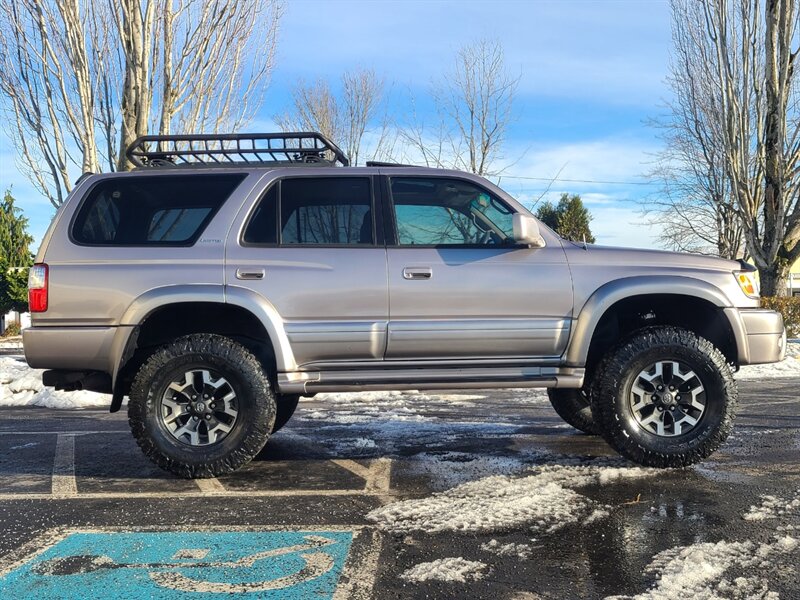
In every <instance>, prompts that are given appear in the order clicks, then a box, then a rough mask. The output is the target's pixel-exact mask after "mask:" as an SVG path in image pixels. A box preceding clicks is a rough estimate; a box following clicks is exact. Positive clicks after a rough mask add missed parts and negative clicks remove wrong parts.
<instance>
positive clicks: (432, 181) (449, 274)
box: [386, 175, 572, 359]
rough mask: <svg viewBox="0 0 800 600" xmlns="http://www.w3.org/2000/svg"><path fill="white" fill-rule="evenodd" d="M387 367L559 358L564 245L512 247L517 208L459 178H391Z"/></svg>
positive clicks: (567, 295)
mask: <svg viewBox="0 0 800 600" xmlns="http://www.w3.org/2000/svg"><path fill="white" fill-rule="evenodd" d="M386 188H387V189H388V192H389V196H390V201H389V202H388V203H387V206H386V208H387V212H388V214H389V223H390V224H391V229H392V230H393V231H391V233H389V235H390V237H391V239H390V245H389V247H388V265H389V303H390V306H391V311H390V322H389V340H388V347H387V353H386V358H387V359H414V358H421V359H447V358H457V359H464V358H469V359H484V358H489V359H496V358H501V357H508V358H526V359H527V358H554V357H556V356H558V355H560V354H561V353H562V352H563V351H564V349H565V347H566V343H567V339H568V336H569V327H570V317H571V313H572V280H571V277H570V273H569V268H568V265H567V261H566V257H565V254H564V250H563V248H562V247H561V244H560V243H559V242H558V240H557V239H552V238H551V239H550V241H549V243H548V245H547V246H546V247H544V248H535V249H531V248H527V247H520V246H515V245H514V243H513V228H512V216H513V213H514V210H515V209H514V208H513V207H512V206H511V205H510V204H509V203H507V202H505V201H503V200H502V199H501V198H499V196H498V195H497V194H494V193H492V192H491V191H489V190H487V189H485V188H483V187H482V186H480V185H479V184H477V183H475V182H472V181H469V180H466V179H459V178H455V177H452V176H426V177H417V176H399V175H398V176H391V175H390V176H389V177H388V178H387V185H386Z"/></svg>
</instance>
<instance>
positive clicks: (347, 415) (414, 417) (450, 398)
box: [301, 390, 548, 425]
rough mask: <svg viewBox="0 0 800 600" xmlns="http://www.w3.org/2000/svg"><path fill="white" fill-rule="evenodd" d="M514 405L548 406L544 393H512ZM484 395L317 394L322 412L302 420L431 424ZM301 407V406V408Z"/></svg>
mask: <svg viewBox="0 0 800 600" xmlns="http://www.w3.org/2000/svg"><path fill="white" fill-rule="evenodd" d="M512 396H513V397H512V401H514V402H523V401H524V402H528V403H534V404H537V403H541V402H547V401H548V400H547V393H546V392H545V391H544V390H514V394H513V395H512ZM484 398H486V395H479V394H468V393H463V394H461V393H451V394H426V393H421V392H417V391H408V392H352V393H338V394H317V395H316V396H314V401H315V404H317V403H318V404H322V405H324V407H325V408H319V407H317V408H316V409H315V410H306V411H303V412H302V414H301V416H302V418H304V419H308V420H321V421H326V422H328V423H337V424H343V425H346V424H353V423H371V422H373V421H375V420H376V419H377V420H384V421H412V422H419V421H431V420H436V419H437V416H435V415H436V413H447V412H450V411H452V410H453V408H469V407H471V406H474V405H475V403H476V402H478V401H480V400H483V399H484ZM420 406H424V407H425V412H426V413H433V414H434V415H433V416H423V415H421V414H419V407H420ZM301 407H302V404H301Z"/></svg>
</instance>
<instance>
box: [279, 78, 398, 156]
mask: <svg viewBox="0 0 800 600" xmlns="http://www.w3.org/2000/svg"><path fill="white" fill-rule="evenodd" d="M383 100H384V84H383V80H382V79H380V78H379V77H378V76H377V75H376V74H375V72H374V71H372V70H371V69H358V70H355V71H348V72H346V73H344V75H342V79H341V91H340V93H338V94H337V91H336V90H334V89H333V88H332V87H331V84H330V83H329V82H328V81H326V80H324V79H318V80H317V81H315V82H313V83H310V84H309V83H305V82H300V83H298V84H297V85H296V86H295V87H294V89H293V90H292V106H291V107H290V109H289V110H287V111H286V112H285V113H283V114H281V115H277V116H276V117H275V120H276V121H277V122H278V126H279V127H280V128H281V129H282V130H283V131H298V130H299V131H305V130H312V131H319V132H320V133H322V134H323V135H324V136H326V137H327V138H328V139H330V140H331V141H332V142H333V143H335V144H338V145H341V146H342V149H343V150H344V151H345V153H346V154H347V156H348V158H349V159H350V162H351V164H353V165H356V164H358V161H359V159H360V157H361V154H362V152H363V151H364V148H365V140H364V136H365V134H366V133H367V132H368V131H370V128H373V131H376V132H377V137H376V138H375V140H374V141H373V143H372V144H369V145H370V146H371V148H370V151H371V155H372V156H373V157H374V156H376V155H377V156H380V155H381V153H383V152H385V151H386V147H387V144H389V143H390V142H389V139H388V129H389V128H388V121H387V119H386V117H385V114H384V116H381V106H382V104H383Z"/></svg>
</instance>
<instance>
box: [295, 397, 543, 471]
mask: <svg viewBox="0 0 800 600" xmlns="http://www.w3.org/2000/svg"><path fill="white" fill-rule="evenodd" d="M527 392H528V396H529V397H531V398H532V400H531V401H532V402H538V401H541V399H540V394H537V393H536V392H537V390H527ZM539 392H541V391H540V390H539ZM484 398H485V396H483V395H476V394H458V393H451V394H425V393H421V392H416V391H409V392H363V393H340V394H318V395H317V396H315V397H314V398H313V400H307V399H303V400H301V402H300V405H299V407H298V410H297V413H296V414H295V419H299V420H301V421H305V422H306V423H309V422H311V423H314V426H315V431H317V432H320V433H321V434H325V435H320V436H318V437H316V439H315V441H316V442H317V443H319V444H321V445H323V446H325V447H326V448H327V449H329V450H330V451H332V452H336V453H340V454H348V455H349V456H358V457H365V458H367V457H370V456H378V455H381V456H385V455H387V454H397V453H399V452H401V451H404V450H405V449H406V448H408V447H409V445H414V446H417V447H422V446H424V447H426V448H429V449H435V448H441V447H443V446H446V445H448V444H451V443H453V442H454V441H457V440H460V439H466V438H474V437H481V438H484V439H488V438H491V437H493V436H508V435H511V434H513V433H515V432H516V431H517V430H518V429H520V427H521V426H522V424H514V423H498V422H496V423H486V422H469V421H462V420H454V419H452V418H449V417H450V416H451V415H452V414H453V413H454V412H459V413H461V414H463V413H464V412H469V411H464V410H463V409H464V407H467V408H469V407H472V406H474V405H475V403H476V402H479V401H481V400H482V399H484ZM545 401H546V396H545ZM309 403H313V404H312V405H311V406H308V404H309Z"/></svg>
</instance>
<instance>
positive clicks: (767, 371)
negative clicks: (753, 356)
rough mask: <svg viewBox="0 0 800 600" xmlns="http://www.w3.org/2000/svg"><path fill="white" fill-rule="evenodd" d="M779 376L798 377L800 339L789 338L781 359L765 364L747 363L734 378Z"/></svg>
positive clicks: (799, 376) (771, 377)
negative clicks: (784, 353) (783, 356)
mask: <svg viewBox="0 0 800 600" xmlns="http://www.w3.org/2000/svg"><path fill="white" fill-rule="evenodd" d="M780 377H797V378H800V340H790V341H789V342H788V343H787V344H786V358H784V359H783V361H781V362H779V363H774V364H766V365H747V366H744V367H742V368H741V369H739V372H738V373H736V379H777V378H780Z"/></svg>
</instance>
